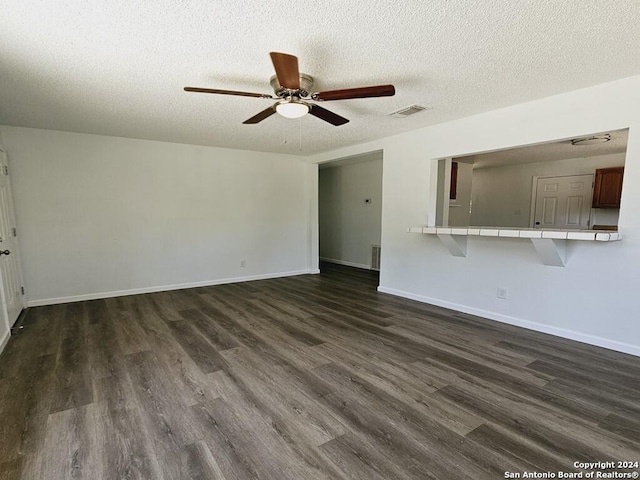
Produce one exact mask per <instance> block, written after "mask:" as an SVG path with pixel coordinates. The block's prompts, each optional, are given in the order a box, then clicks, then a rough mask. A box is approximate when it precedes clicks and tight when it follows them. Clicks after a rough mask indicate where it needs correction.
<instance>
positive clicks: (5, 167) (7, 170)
mask: <svg viewBox="0 0 640 480" xmlns="http://www.w3.org/2000/svg"><path fill="white" fill-rule="evenodd" d="M4 174H5V175H9V167H7V166H6V165H5V166H4Z"/></svg>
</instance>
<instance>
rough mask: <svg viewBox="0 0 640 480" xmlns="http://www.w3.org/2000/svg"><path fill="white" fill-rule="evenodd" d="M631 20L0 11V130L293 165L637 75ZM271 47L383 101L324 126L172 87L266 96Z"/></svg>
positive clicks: (441, 13) (586, 7)
mask: <svg viewBox="0 0 640 480" xmlns="http://www.w3.org/2000/svg"><path fill="white" fill-rule="evenodd" d="M639 24H640V2H638V0H615V1H611V0H564V1H562V0H530V1H524V0H510V1H509V0H475V1H470V0H431V1H424V0H415V1H414V0H395V1H393V2H391V1H381V0H300V1H298V2H293V3H292V2H284V1H279V0H261V1H259V2H242V1H240V2H239V1H233V0H207V1H205V0H153V1H151V0H138V1H131V0H109V1H107V0H102V1H100V0H95V1H92V2H87V1H86V0H58V1H52V0H49V1H42V0H2V1H1V2H0V32H2V33H1V34H0V124H5V125H17V126H28V127H36V128H48V129H57V130H69V131H75V132H87V133H97V134H105V135H115V136H123V137H133V138H145V139H154V140H165V141H172V142H182V143H192V144H202V145H213V146H220V147H231V148H242V149H249V150H260V151H270V152H286V153H292V154H302V155H308V154H311V153H316V152H319V151H323V150H329V149H332V148H336V147H339V146H344V145H348V144H353V143H358V142H363V141H366V140H370V139H373V138H378V137H383V136H388V135H392V134H395V133H400V132H403V131H407V130H412V129H416V128H419V127H423V126H427V125H432V124H435V123H440V122H443V121H447V120H452V119H455V118H460V117H464V116H468V115H471V114H475V113H479V112H483V111H488V110H492V109H496V108H500V107H504V106H508V105H513V104H516V103H521V102H524V101H528V100H533V99H536V98H542V97H546V96H549V95H553V94H557V93H561V92H565V91H570V90H575V89H578V88H581V87H586V86H590V85H595V84H598V83H603V82H607V81H611V80H614V79H618V78H622V77H627V76H632V75H636V74H639V73H640V36H639V35H638V25H639ZM270 51H281V52H286V53H291V54H294V55H297V56H298V57H299V60H300V70H301V71H303V72H305V73H308V74H310V75H312V76H313V77H314V78H315V79H316V86H315V88H314V90H327V89H336V88H348V87H357V86H366V85H375V84H382V83H393V84H394V85H395V86H396V90H397V94H396V96H395V97H389V98H380V99H359V100H343V101H334V102H326V103H324V104H323V106H324V107H325V108H329V109H331V110H333V111H335V112H336V113H338V114H340V115H343V116H345V117H347V118H349V119H350V120H351V122H350V123H348V124H346V125H344V126H341V127H334V126H332V125H329V124H327V123H325V122H322V121H321V120H319V119H317V118H315V117H312V116H309V115H307V116H305V117H303V118H302V119H301V120H287V119H284V118H281V117H279V116H277V115H274V116H272V117H270V118H268V119H267V120H265V121H263V122H262V123H260V124H258V125H242V122H243V121H244V120H246V119H247V118H249V117H251V116H253V115H254V114H256V113H258V112H259V111H260V110H263V109H264V108H266V107H268V106H269V105H270V102H272V101H270V100H265V99H255V98H245V97H230V96H221V95H206V94H196V93H185V92H183V91H182V88H183V87H184V86H201V87H210V88H223V89H238V90H245V91H253V92H259V93H271V90H270V87H269V77H270V76H271V75H273V73H274V72H273V67H272V65H271V61H270V59H269V52H270ZM411 104H420V105H424V106H429V107H433V109H432V110H427V111H424V112H421V113H418V114H416V115H415V116H411V117H407V118H403V119H396V118H389V117H387V116H386V115H387V114H389V113H391V112H393V111H395V110H397V109H400V108H402V107H406V106H408V105H411ZM301 136H302V142H301V143H302V150H300V137H301ZM285 137H286V143H284V139H285Z"/></svg>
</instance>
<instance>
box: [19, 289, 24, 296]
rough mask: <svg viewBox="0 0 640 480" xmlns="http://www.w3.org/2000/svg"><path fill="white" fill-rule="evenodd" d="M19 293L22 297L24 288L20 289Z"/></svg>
mask: <svg viewBox="0 0 640 480" xmlns="http://www.w3.org/2000/svg"><path fill="white" fill-rule="evenodd" d="M20 293H21V294H22V295H24V287H20Z"/></svg>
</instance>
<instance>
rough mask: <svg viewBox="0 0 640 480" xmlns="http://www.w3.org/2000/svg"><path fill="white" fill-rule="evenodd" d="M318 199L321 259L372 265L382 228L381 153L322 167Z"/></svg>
mask: <svg viewBox="0 0 640 480" xmlns="http://www.w3.org/2000/svg"><path fill="white" fill-rule="evenodd" d="M366 198H370V199H371V203H369V204H367V203H365V199H366ZM318 199H319V223H320V258H322V259H323V260H328V261H333V262H336V263H341V264H344V265H351V266H355V267H359V268H370V266H371V245H372V244H374V245H380V235H381V229H382V226H381V219H382V155H381V154H380V153H379V152H378V153H373V154H370V155H367V156H364V157H362V158H359V159H357V161H356V162H355V163H345V164H340V165H338V166H332V167H330V168H323V169H321V170H320V172H319V192H318Z"/></svg>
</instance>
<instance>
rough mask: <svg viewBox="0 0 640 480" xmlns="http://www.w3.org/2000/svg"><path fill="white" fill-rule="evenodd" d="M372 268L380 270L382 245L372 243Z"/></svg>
mask: <svg viewBox="0 0 640 480" xmlns="http://www.w3.org/2000/svg"><path fill="white" fill-rule="evenodd" d="M371 270H378V271H380V245H371Z"/></svg>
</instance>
